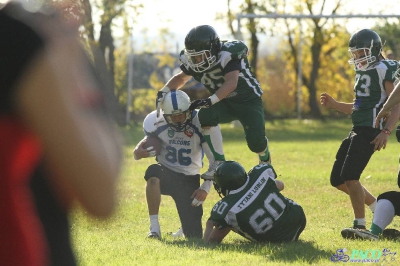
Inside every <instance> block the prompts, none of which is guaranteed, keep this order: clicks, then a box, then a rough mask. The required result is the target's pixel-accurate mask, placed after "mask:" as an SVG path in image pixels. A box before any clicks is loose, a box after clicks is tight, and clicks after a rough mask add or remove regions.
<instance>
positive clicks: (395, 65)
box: [380, 59, 399, 70]
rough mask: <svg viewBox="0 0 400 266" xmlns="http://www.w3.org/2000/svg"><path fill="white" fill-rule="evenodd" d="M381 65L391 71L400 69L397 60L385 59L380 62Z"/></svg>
mask: <svg viewBox="0 0 400 266" xmlns="http://www.w3.org/2000/svg"><path fill="white" fill-rule="evenodd" d="M380 63H383V64H384V65H385V66H386V67H387V68H388V69H390V70H396V69H397V68H398V67H399V62H397V61H396V60H390V59H385V60H382V61H380Z"/></svg>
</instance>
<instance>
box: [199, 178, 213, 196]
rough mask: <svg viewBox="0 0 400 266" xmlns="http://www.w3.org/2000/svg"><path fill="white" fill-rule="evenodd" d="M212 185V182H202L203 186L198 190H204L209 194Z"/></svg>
mask: <svg viewBox="0 0 400 266" xmlns="http://www.w3.org/2000/svg"><path fill="white" fill-rule="evenodd" d="M212 184H213V181H212V180H204V182H203V184H202V185H201V186H200V189H202V190H204V191H205V192H207V194H208V193H210V189H211V186H212Z"/></svg>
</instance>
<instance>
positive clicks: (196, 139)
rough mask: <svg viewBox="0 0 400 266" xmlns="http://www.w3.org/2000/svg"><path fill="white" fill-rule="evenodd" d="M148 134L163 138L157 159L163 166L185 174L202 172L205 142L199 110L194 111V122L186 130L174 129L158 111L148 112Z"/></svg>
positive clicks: (144, 128) (146, 129) (146, 119)
mask: <svg viewBox="0 0 400 266" xmlns="http://www.w3.org/2000/svg"><path fill="white" fill-rule="evenodd" d="M143 130H144V132H145V134H146V135H147V136H156V137H158V138H160V139H161V140H162V148H161V152H160V154H159V155H157V157H156V159H157V161H158V162H159V163H161V164H162V165H163V166H165V167H167V168H169V169H171V170H172V171H174V172H178V173H183V174H185V175H196V174H199V173H200V169H201V168H202V166H203V156H204V152H203V148H202V144H203V143H205V139H204V136H203V134H202V133H201V131H202V129H201V127H200V122H199V119H198V116H197V110H195V111H193V113H192V123H191V124H190V127H188V129H187V130H186V131H184V132H176V131H174V130H172V129H171V128H170V127H169V125H168V123H167V122H166V121H165V119H164V117H163V116H162V114H161V115H160V116H159V117H158V118H157V115H156V111H153V112H151V113H150V114H148V115H147V116H146V118H145V120H144V122H143Z"/></svg>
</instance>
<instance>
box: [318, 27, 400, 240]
mask: <svg viewBox="0 0 400 266" xmlns="http://www.w3.org/2000/svg"><path fill="white" fill-rule="evenodd" d="M349 53H350V60H349V63H350V64H351V65H353V66H354V69H355V71H356V75H355V84H354V96H355V97H354V102H352V103H344V102H338V101H336V100H335V99H334V98H332V97H331V96H330V95H329V94H327V93H322V94H321V98H320V100H321V104H322V105H323V106H325V107H328V108H331V109H336V110H338V111H340V112H343V113H346V114H349V115H351V119H352V122H353V127H352V129H351V131H350V133H349V135H348V137H347V138H345V139H344V140H343V142H342V144H341V145H340V147H339V149H338V151H337V154H336V160H335V162H334V164H333V168H332V171H331V177H330V180H331V185H332V186H334V187H336V188H337V189H338V190H341V191H343V192H345V193H346V194H348V195H349V196H350V201H351V204H352V207H353V212H354V220H353V226H352V227H353V228H357V229H361V230H365V225H366V222H365V206H364V204H367V205H368V206H369V207H370V209H371V210H372V211H374V208H375V206H376V198H375V197H374V196H373V195H372V194H371V193H370V192H369V191H368V190H367V189H366V188H365V187H364V186H363V185H362V184H361V183H360V176H361V173H362V172H363V171H364V169H365V167H366V166H367V164H368V161H369V160H370V158H371V156H372V154H373V153H374V152H375V151H380V150H381V149H385V147H386V145H387V141H388V139H389V136H390V134H391V131H392V130H393V129H394V128H395V126H396V123H397V121H398V119H399V106H395V107H394V108H393V109H392V114H391V115H390V116H389V117H387V119H379V120H378V121H376V116H377V114H378V113H379V111H380V110H381V109H382V106H383V104H384V103H385V101H386V99H387V98H388V96H389V95H390V94H391V93H392V91H393V88H394V85H393V82H394V79H395V77H394V76H395V72H396V69H397V67H398V62H396V61H394V60H387V59H385V58H384V56H383V55H382V41H381V38H380V37H379V35H378V34H377V33H376V32H374V31H373V30H370V29H362V30H360V31H357V32H356V33H354V34H353V35H352V36H351V38H350V41H349ZM352 232H353V230H350V229H349V228H345V229H343V230H342V232H341V233H342V236H343V237H344V238H354V233H352Z"/></svg>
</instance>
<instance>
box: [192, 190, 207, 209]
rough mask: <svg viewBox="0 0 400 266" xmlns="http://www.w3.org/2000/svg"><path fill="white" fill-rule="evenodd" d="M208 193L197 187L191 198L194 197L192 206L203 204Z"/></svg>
mask: <svg viewBox="0 0 400 266" xmlns="http://www.w3.org/2000/svg"><path fill="white" fill-rule="evenodd" d="M207 195H208V193H207V192H206V191H204V190H203V189H200V188H198V189H196V190H195V191H194V192H193V194H192V196H191V197H190V198H192V199H193V201H192V206H193V207H197V206H200V205H201V204H203V202H204V201H205V200H206V198H207Z"/></svg>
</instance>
